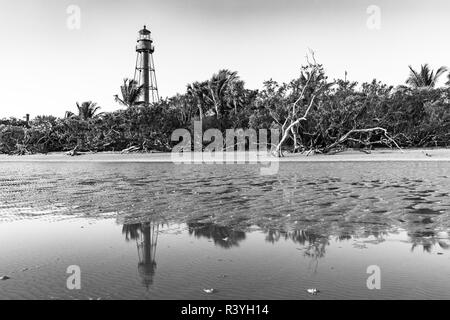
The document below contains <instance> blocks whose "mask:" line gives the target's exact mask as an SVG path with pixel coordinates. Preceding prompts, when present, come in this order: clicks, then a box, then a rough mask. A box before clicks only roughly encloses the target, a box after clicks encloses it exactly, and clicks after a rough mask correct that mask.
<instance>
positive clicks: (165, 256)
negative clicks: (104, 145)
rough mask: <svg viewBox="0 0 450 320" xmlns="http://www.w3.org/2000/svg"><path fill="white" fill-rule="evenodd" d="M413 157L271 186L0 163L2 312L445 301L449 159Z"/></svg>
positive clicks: (162, 163)
mask: <svg viewBox="0 0 450 320" xmlns="http://www.w3.org/2000/svg"><path fill="white" fill-rule="evenodd" d="M422 151H423V150H419V151H413V150H412V151H408V152H405V153H398V152H390V151H389V152H387V153H386V151H384V153H383V151H381V150H380V151H377V152H374V153H373V154H371V155H366V154H363V153H360V152H349V153H345V154H340V155H335V156H311V157H305V156H303V158H302V156H288V157H286V158H284V159H282V161H281V162H282V163H280V165H279V168H278V169H279V170H277V171H276V173H274V174H272V175H262V174H261V172H260V168H259V166H258V165H252V164H230V165H228V164H227V165H221V164H211V165H196V164H192V165H191V164H186V165H176V164H174V163H171V161H169V159H170V154H128V155H121V154H114V153H101V154H93V155H82V156H79V157H69V156H65V155H63V154H52V155H34V156H24V157H20V156H11V157H7V156H4V157H2V159H3V160H2V163H1V164H0V167H1V170H0V257H2V258H1V259H0V278H1V277H2V276H8V277H10V279H6V280H0V299H98V298H101V299H353V298H356V299H425V298H433V299H448V298H449V293H450V280H449V279H450V269H449V268H448V265H449V263H450V260H449V259H450V256H449V254H450V251H449V250H450V237H449V233H450V197H449V194H448V191H449V190H450V179H449V177H450V162H448V160H447V158H446V155H448V152H447V150H443V151H442V150H437V149H435V150H428V151H423V152H425V153H428V154H429V155H431V157H429V156H427V155H424V154H423V152H422ZM386 154H388V155H389V157H387V156H386ZM421 155H423V157H422V156H421ZM414 157H415V159H416V160H408V159H414ZM300 158H302V159H305V160H303V161H302V160H299V161H296V159H300ZM136 159H138V160H136ZM139 159H141V160H139ZM317 159H324V160H319V161H315V160H317ZM333 159H334V160H333ZM343 159H345V160H343ZM357 159H364V160H357ZM436 160H437V161H436ZM72 161H73V162H72ZM353 161H356V162H353ZM71 265H77V266H79V267H80V268H81V272H82V288H81V290H78V291H77V290H69V289H68V288H67V287H66V280H67V278H68V276H69V274H67V273H66V270H67V268H68V266H71ZM373 265H376V266H379V267H380V268H381V272H382V280H381V290H370V289H368V287H367V285H366V280H367V279H368V276H369V275H368V273H367V268H368V267H369V266H373ZM205 288H214V289H215V290H216V292H215V293H214V294H212V295H208V294H206V293H205V292H204V291H203V289H205ZM309 288H317V289H318V290H320V294H318V295H316V296H313V295H310V294H308V293H307V291H306V290H307V289H309Z"/></svg>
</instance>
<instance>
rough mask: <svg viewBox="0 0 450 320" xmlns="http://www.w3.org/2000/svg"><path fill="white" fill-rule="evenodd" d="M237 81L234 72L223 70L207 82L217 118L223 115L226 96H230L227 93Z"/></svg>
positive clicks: (237, 77)
mask: <svg viewBox="0 0 450 320" xmlns="http://www.w3.org/2000/svg"><path fill="white" fill-rule="evenodd" d="M238 80H239V76H238V75H237V72H236V71H230V70H227V69H223V70H220V71H219V72H218V73H216V74H214V75H213V76H212V78H211V80H210V81H209V82H208V90H209V93H210V96H211V100H212V102H213V103H214V109H215V113H216V117H217V118H220V117H221V116H222V115H223V114H224V113H225V109H226V99H227V95H229V94H230V92H229V91H230V89H231V88H232V87H233V83H234V82H237V81H238Z"/></svg>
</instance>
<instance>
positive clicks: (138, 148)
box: [120, 146, 141, 153]
mask: <svg viewBox="0 0 450 320" xmlns="http://www.w3.org/2000/svg"><path fill="white" fill-rule="evenodd" d="M140 149H141V148H140V147H137V146H131V147H128V148H126V149H123V150H122V151H121V152H120V153H130V152H137V151H139V150H140Z"/></svg>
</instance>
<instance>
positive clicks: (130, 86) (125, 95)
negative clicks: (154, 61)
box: [114, 78, 144, 108]
mask: <svg viewBox="0 0 450 320" xmlns="http://www.w3.org/2000/svg"><path fill="white" fill-rule="evenodd" d="M120 91H121V93H122V99H121V98H119V96H118V95H117V94H116V95H114V98H115V100H116V101H117V102H118V103H120V104H122V105H124V106H127V107H128V108H131V107H133V106H136V105H138V104H142V102H141V101H139V98H140V97H141V95H142V94H143V93H144V85H140V86H139V85H138V83H137V81H136V80H132V79H127V78H125V79H123V86H120Z"/></svg>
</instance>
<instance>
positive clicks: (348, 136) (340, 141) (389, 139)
mask: <svg viewBox="0 0 450 320" xmlns="http://www.w3.org/2000/svg"><path fill="white" fill-rule="evenodd" d="M377 131H378V132H382V134H383V136H384V137H385V138H386V139H385V140H378V141H373V142H371V141H368V140H365V141H363V140H361V139H356V138H353V137H351V135H353V134H355V133H372V132H377ZM346 141H354V142H358V143H361V144H363V145H365V146H370V145H373V144H379V143H382V144H386V145H389V142H391V143H392V144H394V145H395V146H396V147H397V148H398V149H399V150H400V151H401V152H403V150H402V148H400V146H399V145H398V144H397V142H396V141H395V140H394V139H393V138H392V137H391V136H389V134H388V133H387V130H386V129H384V128H381V127H375V128H368V129H352V130H350V131H349V132H347V133H346V134H344V135H343V136H342V137H340V138H339V139H338V140H337V141H336V142H334V143H332V144H330V145H329V146H327V147H325V148H324V152H325V153H326V152H328V151H330V150H331V149H334V148H336V147H338V146H340V145H342V144H343V143H344V142H346Z"/></svg>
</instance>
